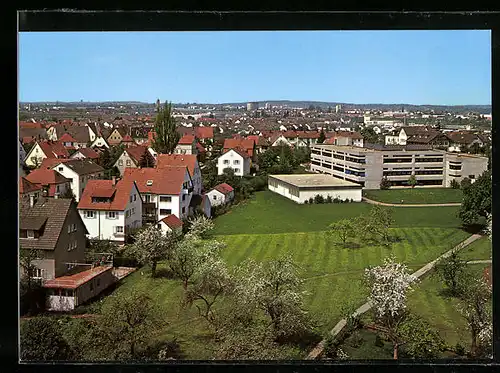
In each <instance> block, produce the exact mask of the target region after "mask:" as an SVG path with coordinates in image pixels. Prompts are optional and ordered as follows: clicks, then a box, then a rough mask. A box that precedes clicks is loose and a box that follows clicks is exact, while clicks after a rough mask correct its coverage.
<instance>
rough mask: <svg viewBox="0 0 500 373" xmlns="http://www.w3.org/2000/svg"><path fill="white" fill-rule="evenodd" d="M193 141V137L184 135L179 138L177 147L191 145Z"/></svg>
mask: <svg viewBox="0 0 500 373" xmlns="http://www.w3.org/2000/svg"><path fill="white" fill-rule="evenodd" d="M194 140H195V137H194V136H193V135H184V136H182V137H181V138H180V140H179V142H178V144H179V145H191V144H192V143H193V142H194Z"/></svg>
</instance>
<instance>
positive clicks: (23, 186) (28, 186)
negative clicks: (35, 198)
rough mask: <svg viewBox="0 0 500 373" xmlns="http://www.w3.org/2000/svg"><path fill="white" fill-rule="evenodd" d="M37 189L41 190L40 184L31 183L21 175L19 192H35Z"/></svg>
mask: <svg viewBox="0 0 500 373" xmlns="http://www.w3.org/2000/svg"><path fill="white" fill-rule="evenodd" d="M37 190H42V186H41V185H40V184H35V183H32V182H31V181H29V180H28V179H26V178H25V177H22V176H21V177H20V178H19V194H24V193H31V192H36V191H37Z"/></svg>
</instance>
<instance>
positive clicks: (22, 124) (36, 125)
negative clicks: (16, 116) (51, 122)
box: [19, 121, 42, 128]
mask: <svg viewBox="0 0 500 373" xmlns="http://www.w3.org/2000/svg"><path fill="white" fill-rule="evenodd" d="M19 128H42V124H41V123H40V122H32V121H29V122H25V121H19Z"/></svg>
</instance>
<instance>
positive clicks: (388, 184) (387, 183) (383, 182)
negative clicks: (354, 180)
mask: <svg viewBox="0 0 500 373" xmlns="http://www.w3.org/2000/svg"><path fill="white" fill-rule="evenodd" d="M390 187H391V182H390V181H389V180H388V179H387V176H384V177H383V178H382V180H380V189H382V190H386V189H389V188H390Z"/></svg>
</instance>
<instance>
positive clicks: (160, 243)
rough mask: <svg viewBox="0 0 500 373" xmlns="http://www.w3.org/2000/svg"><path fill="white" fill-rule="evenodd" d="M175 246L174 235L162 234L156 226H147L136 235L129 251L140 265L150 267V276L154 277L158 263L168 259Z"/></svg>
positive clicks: (170, 232)
mask: <svg viewBox="0 0 500 373" xmlns="http://www.w3.org/2000/svg"><path fill="white" fill-rule="evenodd" d="M176 244H177V235H176V233H174V232H172V231H169V232H166V233H163V232H162V231H161V230H160V229H159V228H157V227H156V226H149V227H147V228H146V229H143V230H141V231H139V232H138V233H137V234H136V237H135V242H134V244H133V245H132V247H131V251H132V252H133V254H134V256H135V257H136V258H137V260H138V261H139V262H140V263H143V264H146V263H148V264H149V265H150V266H151V276H152V277H155V276H156V266H157V264H158V262H159V261H160V260H163V259H168V258H169V257H170V255H171V253H172V251H173V250H174V248H175V245H176Z"/></svg>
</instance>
